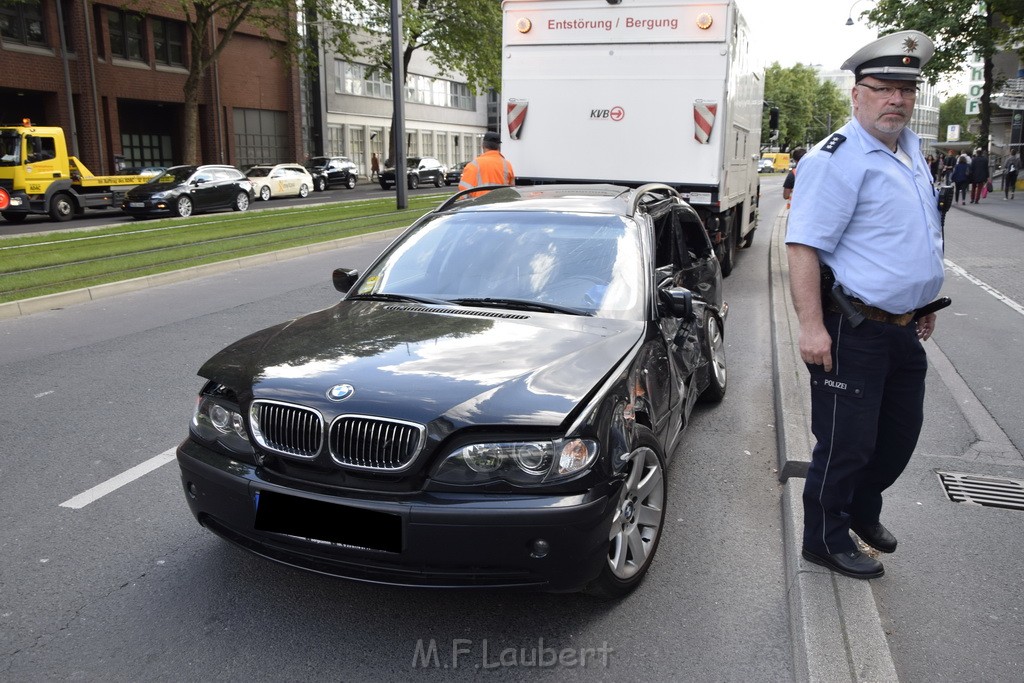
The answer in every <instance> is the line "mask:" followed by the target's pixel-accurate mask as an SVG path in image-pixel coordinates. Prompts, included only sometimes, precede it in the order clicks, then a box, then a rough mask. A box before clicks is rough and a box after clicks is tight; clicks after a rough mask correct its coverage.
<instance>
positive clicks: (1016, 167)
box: [1003, 152, 1020, 201]
mask: <svg viewBox="0 0 1024 683" xmlns="http://www.w3.org/2000/svg"><path fill="white" fill-rule="evenodd" d="M1019 172H1020V154H1018V153H1017V152H1011V153H1010V156H1008V157H1006V161H1004V162H1003V201H1005V200H1007V199H1013V195H1014V194H1015V193H1016V190H1017V173H1019Z"/></svg>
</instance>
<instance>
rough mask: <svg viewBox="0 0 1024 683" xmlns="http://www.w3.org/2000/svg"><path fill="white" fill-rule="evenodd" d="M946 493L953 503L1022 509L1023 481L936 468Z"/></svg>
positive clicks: (1023, 503) (1023, 505) (1023, 501)
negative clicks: (943, 470) (944, 470)
mask: <svg viewBox="0 0 1024 683" xmlns="http://www.w3.org/2000/svg"><path fill="white" fill-rule="evenodd" d="M936 472H937V473H938V475H939V481H940V482H942V487H943V488H944V489H945V490H946V495H947V496H949V499H950V500H951V501H953V502H954V503H972V504H974V505H984V506H987V507H994V508H1006V509H1008V510H1024V481H1018V480H1016V479H999V478H996V477H983V476H980V475H977V474H964V473H962V472H942V471H941V470H936Z"/></svg>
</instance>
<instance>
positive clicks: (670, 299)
mask: <svg viewBox="0 0 1024 683" xmlns="http://www.w3.org/2000/svg"><path fill="white" fill-rule="evenodd" d="M658 296H659V298H660V299H661V301H662V302H663V303H664V304H665V306H666V307H667V308H668V312H669V314H671V315H672V317H673V318H681V319H683V320H693V292H691V291H690V290H688V289H686V288H685V287H669V288H668V289H660V290H658Z"/></svg>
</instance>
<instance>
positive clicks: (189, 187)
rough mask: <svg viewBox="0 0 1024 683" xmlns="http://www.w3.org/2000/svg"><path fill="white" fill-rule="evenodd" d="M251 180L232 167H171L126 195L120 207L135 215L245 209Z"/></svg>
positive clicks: (144, 216)
mask: <svg viewBox="0 0 1024 683" xmlns="http://www.w3.org/2000/svg"><path fill="white" fill-rule="evenodd" d="M252 199H253V189H252V182H250V180H249V179H248V178H246V177H245V175H244V174H243V173H242V172H241V171H239V170H238V169H237V168H235V167H234V166H220V165H216V164H210V165H205V166H172V167H171V168H169V169H167V170H166V171H164V172H163V173H161V174H159V175H156V176H153V177H152V178H150V179H149V181H148V182H146V183H144V184H142V185H138V186H136V187H133V188H132V189H130V190H128V192H127V193H126V194H125V198H124V201H123V202H122V203H121V210H122V211H124V212H125V213H126V214H128V215H130V216H134V217H136V218H148V217H151V216H191V215H192V214H193V213H202V212H204V211H216V210H218V209H234V210H235V211H247V210H248V209H249V203H250V202H251V201H252Z"/></svg>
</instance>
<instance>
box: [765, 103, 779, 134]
mask: <svg viewBox="0 0 1024 683" xmlns="http://www.w3.org/2000/svg"><path fill="white" fill-rule="evenodd" d="M768 128H769V129H770V130H778V129H779V108H778V107H772V108H771V109H769V110H768Z"/></svg>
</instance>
